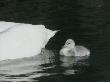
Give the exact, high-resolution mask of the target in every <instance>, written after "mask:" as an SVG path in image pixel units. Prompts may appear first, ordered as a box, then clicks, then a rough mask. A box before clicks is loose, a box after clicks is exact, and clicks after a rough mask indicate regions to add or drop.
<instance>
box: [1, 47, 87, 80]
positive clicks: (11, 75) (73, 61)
mask: <svg viewBox="0 0 110 82" xmlns="http://www.w3.org/2000/svg"><path fill="white" fill-rule="evenodd" d="M56 55H58V54H54V53H53V52H52V51H49V50H46V49H44V51H43V52H42V53H41V54H39V55H37V56H33V57H30V58H23V59H15V60H4V61H1V62H0V81H1V82H2V81H29V82H33V81H42V80H43V79H44V80H45V78H46V77H48V78H47V79H48V80H49V77H50V78H57V77H59V76H62V77H63V76H69V75H75V74H78V73H80V74H81V72H82V73H83V72H84V71H86V70H85V69H86V68H88V67H89V63H88V61H87V58H86V59H85V57H84V58H81V57H65V56H61V57H57V56H56ZM62 77H61V78H62ZM53 81H54V80H53ZM58 82H59V81H58Z"/></svg>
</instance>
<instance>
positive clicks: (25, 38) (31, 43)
mask: <svg viewBox="0 0 110 82" xmlns="http://www.w3.org/2000/svg"><path fill="white" fill-rule="evenodd" d="M56 32H57V31H52V30H49V29H46V28H45V26H44V25H32V24H24V23H14V22H4V21H1V22H0V60H6V59H16V58H23V57H30V56H34V55H37V54H39V53H40V52H41V48H45V45H46V44H47V42H48V41H49V39H50V38H51V37H53V36H54V35H55V33H56Z"/></svg>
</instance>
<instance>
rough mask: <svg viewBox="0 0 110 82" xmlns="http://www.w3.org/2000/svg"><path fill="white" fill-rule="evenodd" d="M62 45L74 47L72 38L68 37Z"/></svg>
mask: <svg viewBox="0 0 110 82" xmlns="http://www.w3.org/2000/svg"><path fill="white" fill-rule="evenodd" d="M64 47H68V48H74V47H75V41H74V40H72V39H68V40H67V41H66V42H65V45H64Z"/></svg>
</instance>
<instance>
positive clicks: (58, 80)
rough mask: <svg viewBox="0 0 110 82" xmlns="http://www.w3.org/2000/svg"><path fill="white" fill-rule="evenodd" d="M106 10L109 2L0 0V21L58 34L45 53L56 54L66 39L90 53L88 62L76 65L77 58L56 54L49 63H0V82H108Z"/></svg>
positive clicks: (109, 52) (109, 17) (109, 49)
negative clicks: (53, 52) (40, 25)
mask: <svg viewBox="0 0 110 82" xmlns="http://www.w3.org/2000/svg"><path fill="white" fill-rule="evenodd" d="M109 10H110V1H109V0H1V1H0V20H2V21H3V20H4V21H15V22H23V23H32V24H44V25H45V26H46V27H47V28H49V29H52V30H54V29H60V30H61V31H59V33H57V34H56V35H55V37H53V38H52V39H51V40H50V41H49V43H48V44H47V46H46V48H47V49H50V50H59V49H60V48H61V46H62V45H64V42H65V41H66V39H68V38H72V39H74V40H75V42H76V44H79V45H84V46H86V47H87V48H89V49H90V51H91V56H90V58H89V60H87V61H80V62H78V63H76V61H74V60H77V58H76V59H74V58H64V57H61V58H60V57H59V54H58V52H57V51H56V52H55V57H53V58H50V59H55V60H52V61H51V62H50V60H48V56H47V58H44V59H43V60H45V61H41V60H42V59H39V58H38V57H37V58H38V59H39V60H37V59H36V58H35V59H25V60H18V61H17V62H14V63H13V62H11V61H10V63H9V64H6V63H5V64H2V63H1V64H0V65H2V66H0V70H1V71H0V74H1V75H0V80H1V82H3V80H5V81H6V80H7V81H29V82H32V81H38V82H44V81H45V82H110V63H109V62H110V38H109V37H110V22H109V21H110V11H109ZM48 53H49V52H48ZM56 56H57V57H56ZM40 58H41V57H40ZM61 59H62V60H63V61H62V63H61V62H60V61H59V60H61ZM36 60H37V61H36ZM14 61H15V60H14ZM53 61H54V62H53ZM50 63H52V64H50ZM88 63H89V64H88ZM4 65H5V66H4Z"/></svg>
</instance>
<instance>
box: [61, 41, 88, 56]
mask: <svg viewBox="0 0 110 82" xmlns="http://www.w3.org/2000/svg"><path fill="white" fill-rule="evenodd" d="M60 55H64V56H89V55H90V50H89V49H87V48H86V47H84V46H80V45H76V46H75V42H74V40H72V39H68V40H67V41H66V42H65V45H64V46H63V47H62V49H61V50H60Z"/></svg>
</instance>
